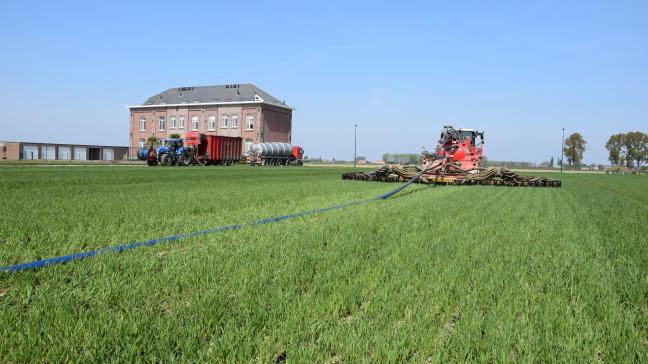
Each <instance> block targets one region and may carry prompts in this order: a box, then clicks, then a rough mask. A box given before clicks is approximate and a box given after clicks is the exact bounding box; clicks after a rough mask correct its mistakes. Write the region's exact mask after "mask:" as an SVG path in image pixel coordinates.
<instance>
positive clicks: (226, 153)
mask: <svg viewBox="0 0 648 364" xmlns="http://www.w3.org/2000/svg"><path fill="white" fill-rule="evenodd" d="M184 142H185V146H186V147H187V148H188V149H190V150H191V152H193V157H194V159H195V160H196V161H197V162H198V163H200V164H224V165H231V164H234V163H236V162H238V161H239V160H241V146H242V143H243V138H240V137H227V136H221V135H205V134H201V133H199V132H197V131H190V132H188V133H186V134H185V138H184Z"/></svg>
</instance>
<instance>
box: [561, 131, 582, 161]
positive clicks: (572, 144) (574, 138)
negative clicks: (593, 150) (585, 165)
mask: <svg viewBox="0 0 648 364" xmlns="http://www.w3.org/2000/svg"><path fill="white" fill-rule="evenodd" d="M585 145H587V142H586V141H585V139H583V136H582V135H580V134H579V133H573V134H572V135H570V136H569V137H568V138H567V139H565V149H564V152H565V157H567V163H569V166H571V167H572V168H575V167H579V166H580V164H581V161H582V160H583V153H584V152H585Z"/></svg>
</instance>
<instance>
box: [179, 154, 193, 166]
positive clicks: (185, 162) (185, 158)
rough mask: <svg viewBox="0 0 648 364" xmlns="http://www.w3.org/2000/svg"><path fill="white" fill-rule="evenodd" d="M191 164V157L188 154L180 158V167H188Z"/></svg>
mask: <svg viewBox="0 0 648 364" xmlns="http://www.w3.org/2000/svg"><path fill="white" fill-rule="evenodd" d="M190 164H191V156H190V155H188V154H182V155H181V156H180V157H178V165H179V166H188V165H190Z"/></svg>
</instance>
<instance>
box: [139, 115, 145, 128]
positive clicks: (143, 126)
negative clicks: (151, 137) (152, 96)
mask: <svg viewBox="0 0 648 364" xmlns="http://www.w3.org/2000/svg"><path fill="white" fill-rule="evenodd" d="M140 131H146V118H145V117H143V116H142V117H141V118H140Z"/></svg>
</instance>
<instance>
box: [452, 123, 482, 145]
mask: <svg viewBox="0 0 648 364" xmlns="http://www.w3.org/2000/svg"><path fill="white" fill-rule="evenodd" d="M456 130H457V132H458V137H459V141H460V142H462V143H463V142H464V141H465V140H466V139H469V140H470V146H473V147H474V146H477V138H478V137H479V142H480V143H483V142H484V133H483V132H481V133H480V132H478V131H476V130H473V129H461V128H460V129H456Z"/></svg>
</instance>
